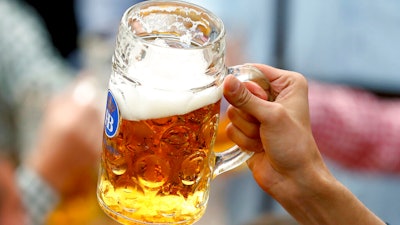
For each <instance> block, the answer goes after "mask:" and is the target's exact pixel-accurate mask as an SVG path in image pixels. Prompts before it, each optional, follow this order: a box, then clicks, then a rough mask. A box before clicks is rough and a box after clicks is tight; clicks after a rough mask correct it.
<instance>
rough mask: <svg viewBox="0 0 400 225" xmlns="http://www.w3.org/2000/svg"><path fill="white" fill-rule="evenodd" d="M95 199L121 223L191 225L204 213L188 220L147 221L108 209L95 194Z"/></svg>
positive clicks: (106, 212)
mask: <svg viewBox="0 0 400 225" xmlns="http://www.w3.org/2000/svg"><path fill="white" fill-rule="evenodd" d="M97 200H98V202H99V205H100V208H101V209H102V210H103V211H104V213H105V214H106V215H107V216H109V217H110V218H111V219H113V220H115V221H116V222H118V223H121V224H123V225H192V224H194V223H196V222H197V221H199V220H200V218H201V217H202V216H203V214H204V213H205V209H204V210H203V211H202V212H201V213H199V214H198V215H196V217H193V218H191V219H190V220H185V221H175V222H148V221H139V220H136V219H132V218H129V217H127V216H125V215H123V214H121V213H118V212H116V211H114V210H112V209H110V208H109V207H108V206H107V205H106V204H105V203H104V202H103V201H102V199H101V198H99V196H97Z"/></svg>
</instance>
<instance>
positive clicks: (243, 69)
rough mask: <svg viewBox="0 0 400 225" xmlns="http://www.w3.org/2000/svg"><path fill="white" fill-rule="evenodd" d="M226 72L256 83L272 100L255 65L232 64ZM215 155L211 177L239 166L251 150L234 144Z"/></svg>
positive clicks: (268, 87)
mask: <svg viewBox="0 0 400 225" xmlns="http://www.w3.org/2000/svg"><path fill="white" fill-rule="evenodd" d="M228 74H233V75H234V76H236V77H237V78H238V79H239V80H240V81H242V82H245V81H252V82H255V83H257V84H258V85H259V86H260V87H261V88H263V89H264V90H265V91H266V92H267V94H268V101H274V99H275V96H274V94H273V92H272V91H271V87H270V84H269V80H268V79H267V78H266V77H265V75H264V74H263V73H262V72H261V71H260V70H259V69H257V68H256V67H254V66H251V65H238V66H233V67H229V68H228ZM215 155H216V159H215V168H214V173H213V177H216V176H218V175H219V174H221V173H224V172H226V171H229V170H232V169H234V168H236V167H238V166H240V165H241V164H243V163H244V162H246V161H247V160H248V159H249V158H250V157H251V156H252V155H253V152H248V151H246V150H242V149H241V148H239V146H237V145H235V146H233V147H231V148H229V149H228V150H225V151H223V152H217V153H215Z"/></svg>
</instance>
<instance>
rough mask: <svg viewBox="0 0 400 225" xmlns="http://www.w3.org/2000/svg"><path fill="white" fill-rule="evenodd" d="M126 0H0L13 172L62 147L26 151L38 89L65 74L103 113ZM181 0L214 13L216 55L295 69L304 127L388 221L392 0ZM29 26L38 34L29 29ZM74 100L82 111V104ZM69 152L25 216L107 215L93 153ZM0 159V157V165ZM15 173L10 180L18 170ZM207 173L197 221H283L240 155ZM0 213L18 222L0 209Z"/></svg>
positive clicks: (50, 221)
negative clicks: (303, 90) (208, 184)
mask: <svg viewBox="0 0 400 225" xmlns="http://www.w3.org/2000/svg"><path fill="white" fill-rule="evenodd" d="M137 2H139V1H134V0H117V1H115V0H75V1H73V0H65V1H52V2H49V1H44V0H0V15H1V17H2V19H1V22H0V31H1V32H0V49H2V50H3V51H2V52H3V54H2V56H1V57H0V61H1V62H0V76H1V77H0V80H1V81H2V83H1V84H0V85H2V86H1V87H2V90H1V91H0V94H1V96H0V100H1V102H0V103H1V106H0V113H1V114H0V115H1V117H2V121H0V122H1V123H0V125H1V130H0V132H1V133H0V134H1V139H0V140H1V143H0V144H1V146H0V151H1V156H2V157H4V158H6V159H7V160H8V161H10V162H11V166H8V167H11V168H12V169H14V171H15V174H16V176H17V177H18V176H19V175H18V174H21V173H20V172H18V171H21V170H19V168H21V167H23V168H27V166H25V164H28V165H30V166H31V167H33V168H39V169H38V170H39V171H41V170H48V169H45V168H46V166H47V165H49V166H52V164H51V163H49V162H58V161H57V160H61V159H56V158H57V157H61V156H63V157H65V155H66V154H64V155H63V154H61V153H60V154H57V152H56V154H55V155H56V156H52V157H54V158H52V157H50V156H49V157H48V158H47V159H46V160H47V161H46V160H43V159H37V158H38V155H40V154H38V153H36V152H35V149H36V148H33V147H32V146H37V145H38V146H48V145H49V146H50V144H46V145H45V144H42V145H41V143H42V142H41V141H37V139H39V140H42V139H40V138H38V135H40V134H41V133H40V132H37V130H38V129H39V128H40V127H41V125H40V123H41V122H42V120H43V118H42V115H43V114H44V113H45V111H46V107H47V106H48V105H49V102H50V99H51V98H50V96H53V95H56V94H58V92H59V91H60V90H61V89H64V88H65V87H68V86H69V85H72V86H73V88H72V89H73V91H72V92H73V94H72V96H73V95H74V93H75V95H76V93H78V98H79V99H80V101H83V100H82V99H89V100H90V101H93V102H94V105H95V106H94V109H95V110H97V111H100V114H102V113H103V111H104V108H103V107H105V93H106V85H107V82H108V76H109V75H110V72H111V56H112V54H113V50H114V41H115V35H116V32H117V29H118V24H119V21H120V19H121V17H122V14H123V12H124V11H125V10H126V9H127V8H128V7H129V6H131V5H133V4H135V3H137ZM189 2H193V3H196V4H198V5H201V6H203V7H205V8H208V9H209V10H211V11H212V12H214V13H215V14H216V15H217V16H219V17H221V18H222V20H223V21H224V24H225V26H226V29H227V43H228V45H227V65H228V66H231V65H237V64H243V63H247V62H254V63H264V64H268V65H272V66H275V67H279V68H283V69H288V70H294V71H298V72H300V73H302V74H303V75H305V76H306V77H307V78H308V79H309V80H310V93H309V94H310V109H311V119H312V124H313V131H314V134H315V137H316V140H317V143H318V144H319V146H320V148H321V151H322V153H323V155H324V157H325V160H326V161H327V163H328V164H329V166H330V168H331V170H332V172H333V173H334V174H335V176H336V177H337V178H338V179H339V180H340V181H341V182H343V183H344V184H345V185H346V186H347V187H349V189H350V190H351V191H352V192H353V193H354V194H356V195H357V197H358V198H360V200H361V201H363V202H364V203H365V204H366V205H367V206H368V207H369V208H370V209H371V210H372V211H374V212H375V213H376V214H377V215H378V216H380V217H381V218H382V219H383V220H385V221H388V222H390V223H393V224H396V223H399V224H400V214H399V213H398V209H399V208H400V194H399V193H398V191H397V190H399V188H400V173H399V171H400V141H399V140H400V138H399V135H400V117H399V116H398V115H400V114H398V113H399V112H400V100H399V98H398V96H400V75H399V71H400V63H399V60H398V59H400V42H399V40H400V30H399V27H400V14H399V13H398V11H399V10H400V2H398V1H396V0H387V1H385V2H384V3H382V2H377V1H373V0H326V1H318V0H307V1H306V0H297V1H294V0H249V1H240V0H191V1H189ZM8 15H9V16H8ZM13 18H15V20H13ZM19 27H21V28H19ZM32 28H37V29H34V30H35V31H36V33H39V34H35V35H30V36H29V35H28V34H30V29H32ZM11 31H12V32H11ZM12 35H14V36H12ZM24 36H29V37H32V38H30V39H32V40H28V39H29V38H27V37H24ZM28 57H30V58H29V59H28ZM33 84H34V85H35V86H34V87H33ZM82 84H83V85H82ZM93 87H94V89H93ZM67 89H68V88H67ZM94 95H95V96H96V97H95V98H92V97H91V96H94ZM72 98H73V97H72ZM89 100H88V101H89ZM78 104H80V105H82V104H81V103H78ZM85 104H86V103H85ZM82 107H83V106H82ZM85 107H87V106H86V105H85V106H84V107H83V108H82V111H84V112H88V110H86V108H85ZM91 110H93V108H91ZM82 114H84V115H85V113H82ZM86 116H87V115H86ZM69 117H71V114H68V113H64V114H62V115H61V116H60V117H57V119H53V120H50V121H51V123H52V124H54V126H58V127H60V126H61V127H62V126H65V124H62V123H61V124H59V121H60V120H61V121H68V118H69ZM60 118H62V119H60ZM85 118H86V117H85ZM90 118H92V117H91V116H90ZM71 121H72V122H74V123H81V122H79V121H80V120H79V119H75V120H73V119H71ZM99 121H100V123H101V122H102V121H101V120H99ZM72 122H71V123H72ZM226 123H227V121H226V120H222V121H221V129H220V133H219V134H218V139H217V146H216V148H217V150H220V149H224V148H225V147H226V146H229V145H232V143H230V142H229V140H228V139H227V138H226V137H225V136H224V132H223V131H224V130H223V127H224V124H226ZM101 126H102V124H101V125H100V127H101ZM67 127H68V126H67ZM86 128H88V127H86ZM54 129H55V128H54ZM88 129H89V128H88ZM96 129H97V130H100V131H101V128H100V129H98V127H96V128H93V130H94V131H96ZM56 130H57V129H56ZM57 131H58V130H57ZM62 131H63V132H67V131H68V130H67V129H63V130H62ZM54 133H55V132H51V134H54ZM68 134H69V133H68ZM64 137H66V136H65V135H64ZM63 141H65V142H69V141H68V140H63ZM43 142H45V141H43ZM38 143H39V144H38ZM98 151H100V148H99V149H98ZM39 152H40V151H39ZM32 155H33V156H32ZM57 155H59V156H57ZM94 155H95V156H94V157H96V154H94ZM97 156H98V155H97ZM74 157H76V158H72V157H71V161H72V162H74V165H75V164H77V163H75V162H77V161H76V160H77V159H81V161H82V164H85V165H88V164H93V165H94V167H90V168H84V167H76V168H75V170H73V171H72V169H71V166H70V165H68V164H66V163H65V167H64V168H62V167H61V165H62V164H61V163H59V164H58V166H59V167H54V168H57V170H59V171H62V170H66V171H70V173H71V174H72V175H69V176H71V177H73V178H76V179H71V180H69V181H70V182H66V183H63V185H67V186H68V187H69V189H68V191H67V192H64V191H65V190H64V189H63V188H60V190H61V191H60V193H58V194H57V193H53V194H54V196H56V197H55V198H57V201H54V204H53V205H52V206H51V207H49V208H48V210H47V211H45V213H46V214H45V215H48V216H46V217H44V219H42V220H41V219H38V221H39V222H37V223H36V224H47V225H62V224H79V225H80V224H82V225H91V224H96V225H99V224H109V225H110V224H115V223H114V222H113V221H112V220H111V219H109V218H108V217H107V216H105V215H104V214H103V213H102V211H101V210H100V208H99V207H98V205H97V200H96V192H95V188H96V180H97V168H96V166H97V164H96V163H97V161H96V160H93V158H91V157H93V154H84V153H83V152H78V153H76V155H75V156H74ZM85 157H87V158H88V161H85V160H86V158H85ZM30 158H33V159H30ZM63 159H65V158H63ZM64 161H65V160H64ZM39 164H40V165H39ZM43 164H45V165H46V166H43ZM54 164H55V163H54ZM6 165H8V164H6V163H3V162H2V164H1V166H2V168H1V170H2V171H6V169H5V168H8V167H6ZM32 165H33V166H32ZM28 167H29V166H28ZM50 168H52V167H50ZM53 170H54V169H53ZM7 171H8V170H7ZM10 173H13V172H10ZM22 174H24V173H22ZM61 174H62V173H61ZM83 174H85V176H82V175H83ZM46 176H47V177H51V174H47V175H46V173H45V177H46ZM3 178H4V180H6V177H5V176H2V177H1V178H0V179H3ZM7 179H11V180H12V179H13V178H12V177H11V178H7ZM17 179H19V178H17ZM25 180H26V179H25ZM1 182H3V181H0V188H2V187H3V186H1ZM54 182H56V181H54ZM3 183H6V184H7V182H6V181H5V182H3ZM17 183H18V184H19V186H21V181H19V182H17ZM22 183H24V182H22ZM58 183H59V182H58V181H57V183H56V184H58ZM29 184H30V183H29ZM29 184H28V186H29ZM212 185H213V186H212V189H211V196H210V200H209V206H208V209H207V211H206V214H205V216H204V217H203V218H202V219H201V220H200V221H199V222H198V224H200V225H201V224H207V225H213V224H215V225H217V224H218V225H223V224H227V225H245V224H292V223H291V219H290V217H289V216H288V215H287V214H286V212H285V211H284V210H283V209H282V208H281V207H280V206H279V204H277V203H276V202H275V201H274V200H272V199H271V198H270V197H269V196H268V195H267V194H266V193H264V192H262V191H261V190H260V189H259V188H258V186H257V185H256V184H255V182H254V181H253V179H252V177H251V174H250V172H249V171H248V170H247V168H246V166H243V167H242V168H240V169H237V170H235V171H232V172H229V173H226V174H223V175H221V176H219V177H218V178H217V179H216V180H214V182H213V184H212ZM11 186H12V185H11ZM15 186H18V185H15ZM4 187H5V185H4ZM31 187H32V186H31ZM15 188H18V187H15ZM21 189H22V192H24V191H25V189H24V188H21ZM5 190H6V189H5ZM4 193H6V192H4ZM34 193H35V192H34ZM57 196H58V197H57ZM17 198H18V197H17ZM19 198H25V197H24V195H22V197H19ZM7 201H12V199H11V200H7V199H6V198H4V197H3V195H1V196H0V218H5V216H4V215H6V213H2V212H1V210H4V207H3V206H4V205H5V204H6V202H7ZM23 201H24V200H23ZM16 208H18V207H16ZM18 209H19V208H18ZM15 211H17V210H15ZM259 218H263V219H261V220H260V219H259ZM0 224H18V223H16V222H15V223H1V220H0ZM20 224H22V223H20Z"/></svg>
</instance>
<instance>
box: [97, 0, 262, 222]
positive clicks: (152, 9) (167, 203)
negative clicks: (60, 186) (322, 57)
mask: <svg viewBox="0 0 400 225" xmlns="http://www.w3.org/2000/svg"><path fill="white" fill-rule="evenodd" d="M224 56H225V30H224V25H223V23H222V21H221V20H220V19H219V18H218V17H216V16H215V15H214V14H212V13H211V12H210V11H208V10H206V9H204V8H202V7H199V6H197V5H193V4H190V3H185V2H181V1H160V0H157V1H144V2H142V3H139V4H136V5H133V6H132V7H130V8H129V9H128V10H127V11H126V12H125V13H124V15H123V17H122V20H121V23H120V27H119V31H118V35H117V40H116V47H115V53H114V56H113V63H112V74H111V77H110V80H109V88H108V97H107V104H106V113H105V124H104V138H103V149H102V157H101V166H100V173H99V181H98V187H97V197H98V201H99V204H100V206H101V208H102V209H103V210H104V211H105V213H106V214H108V215H109V216H111V217H112V218H114V219H115V220H117V221H119V222H120V223H123V224H193V223H194V222H196V221H197V220H199V219H200V218H201V216H202V215H203V214H204V212H205V209H206V205H207V200H208V197H209V191H210V182H211V180H212V179H213V178H214V177H215V176H217V175H219V174H221V173H222V172H224V171H227V170H230V169H233V168H235V167H237V166H239V165H240V164H242V163H243V162H245V161H246V160H247V159H248V158H249V157H250V156H251V154H250V153H247V152H245V151H242V150H240V149H239V148H238V147H237V146H234V147H232V148H231V149H229V150H227V151H224V152H218V153H215V152H214V151H213V144H214V142H215V137H216V132H217V126H218V120H219V115H220V114H219V113H220V104H221V99H222V92H223V91H222V83H223V80H224V77H225V76H226V75H227V74H230V73H233V74H237V76H238V77H239V78H240V79H241V80H243V81H245V80H254V81H256V82H259V83H260V85H261V86H263V88H264V89H265V90H266V91H267V90H268V87H269V86H268V81H267V80H266V79H265V78H264V76H263V75H262V73H261V72H259V71H258V70H257V69H255V68H254V67H251V66H235V67H232V68H227V67H226V66H225V64H224V63H225V61H224V60H225V58H224Z"/></svg>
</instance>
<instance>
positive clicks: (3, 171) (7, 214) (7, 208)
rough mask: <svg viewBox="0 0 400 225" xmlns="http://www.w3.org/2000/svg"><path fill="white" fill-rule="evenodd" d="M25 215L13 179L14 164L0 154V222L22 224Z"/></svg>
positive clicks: (11, 224) (25, 217)
mask: <svg viewBox="0 0 400 225" xmlns="http://www.w3.org/2000/svg"><path fill="white" fill-rule="evenodd" d="M26 222H27V215H26V212H25V209H24V207H23V205H22V202H21V196H20V193H19V192H18V187H17V185H16V181H15V165H13V163H12V162H11V160H10V159H9V158H7V157H5V156H1V155H0V224H8V225H23V224H26Z"/></svg>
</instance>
